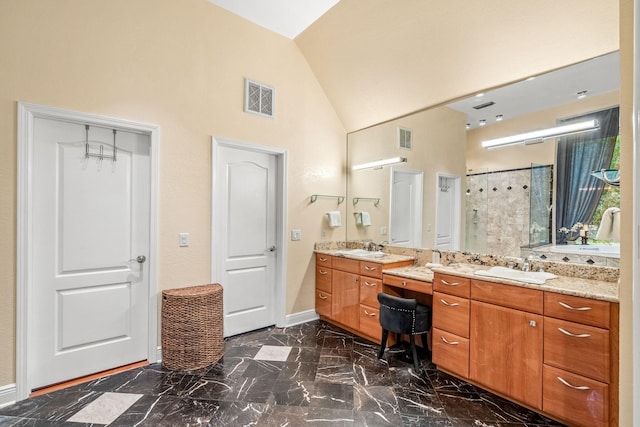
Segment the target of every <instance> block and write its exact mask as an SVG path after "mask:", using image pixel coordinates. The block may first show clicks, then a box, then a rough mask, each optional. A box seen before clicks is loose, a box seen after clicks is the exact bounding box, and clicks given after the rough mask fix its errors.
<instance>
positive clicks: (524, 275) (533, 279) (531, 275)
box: [474, 267, 557, 285]
mask: <svg viewBox="0 0 640 427" xmlns="http://www.w3.org/2000/svg"><path fill="white" fill-rule="evenodd" d="M474 274H475V275H476V276H487V277H498V278H500V279H509V280H516V281H518V282H524V283H532V284H534V285H544V283H545V282H546V281H547V280H549V279H555V278H556V277H557V276H556V275H555V274H551V273H545V272H541V271H540V272H539V271H521V270H514V269H512V268H507V267H491V268H490V269H489V270H478V271H475V272H474Z"/></svg>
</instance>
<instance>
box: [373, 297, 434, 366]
mask: <svg viewBox="0 0 640 427" xmlns="http://www.w3.org/2000/svg"><path fill="white" fill-rule="evenodd" d="M378 302H379V303H380V326H382V343H381V344H380V352H379V353H378V359H382V355H383V354H384V349H385V348H386V346H387V336H388V335H389V331H391V332H395V333H396V334H407V335H409V341H410V343H411V352H412V356H413V366H414V367H415V371H416V373H418V372H420V367H419V363H418V352H417V351H416V340H415V338H414V336H415V335H422V343H423V345H424V346H425V348H426V347H427V332H428V331H429V329H431V307H429V306H426V305H422V304H418V302H417V301H416V300H415V299H408V298H399V297H396V296H393V295H388V294H385V293H379V294H378Z"/></svg>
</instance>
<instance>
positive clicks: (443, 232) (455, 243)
mask: <svg viewBox="0 0 640 427" xmlns="http://www.w3.org/2000/svg"><path fill="white" fill-rule="evenodd" d="M436 181H437V188H436V249H443V250H459V249H460V209H461V207H460V197H459V194H460V177H456V176H452V175H445V174H440V173H438V174H437V176H436Z"/></svg>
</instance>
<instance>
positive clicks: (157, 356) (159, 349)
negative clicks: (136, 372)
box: [151, 346, 162, 363]
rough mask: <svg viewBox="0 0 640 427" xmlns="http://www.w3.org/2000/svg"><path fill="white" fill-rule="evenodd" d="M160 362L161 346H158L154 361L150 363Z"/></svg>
mask: <svg viewBox="0 0 640 427" xmlns="http://www.w3.org/2000/svg"><path fill="white" fill-rule="evenodd" d="M160 362H162V347H161V346H158V349H157V350H156V360H155V362H151V363H160Z"/></svg>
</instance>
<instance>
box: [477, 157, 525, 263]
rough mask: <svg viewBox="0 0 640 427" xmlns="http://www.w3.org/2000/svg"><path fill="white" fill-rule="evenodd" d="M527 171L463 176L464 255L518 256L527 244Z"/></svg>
mask: <svg viewBox="0 0 640 427" xmlns="http://www.w3.org/2000/svg"><path fill="white" fill-rule="evenodd" d="M530 188H531V170H530V169H528V168H527V169H522V170H514V171H504V172H491V173H486V174H477V175H470V176H467V205H466V206H467V207H466V229H467V242H466V243H467V246H466V250H467V251H468V252H478V253H490V254H495V255H511V256H520V247H521V246H525V245H528V244H529V207H530Z"/></svg>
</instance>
